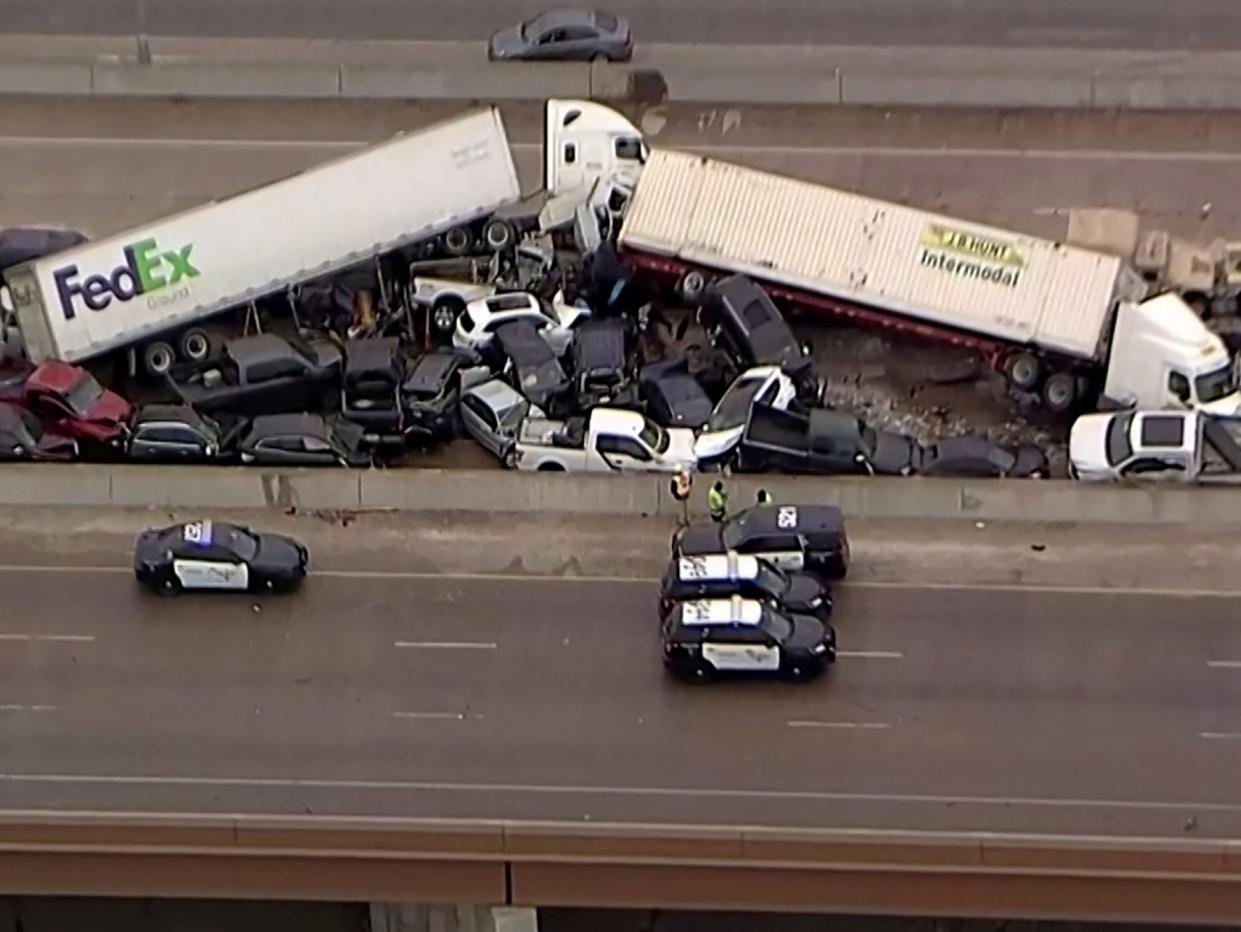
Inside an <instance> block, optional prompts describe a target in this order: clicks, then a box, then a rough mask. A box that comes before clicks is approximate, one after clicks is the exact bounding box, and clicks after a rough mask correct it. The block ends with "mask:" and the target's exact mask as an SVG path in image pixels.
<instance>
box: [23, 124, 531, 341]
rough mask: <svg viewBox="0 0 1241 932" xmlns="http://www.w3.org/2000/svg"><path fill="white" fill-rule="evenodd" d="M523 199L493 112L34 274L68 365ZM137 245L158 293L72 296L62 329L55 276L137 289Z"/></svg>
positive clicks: (97, 246) (210, 207) (189, 214)
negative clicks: (65, 273)
mask: <svg viewBox="0 0 1241 932" xmlns="http://www.w3.org/2000/svg"><path fill="white" fill-rule="evenodd" d="M520 196H521V189H520V185H519V183H518V179H517V169H516V166H515V165H514V163H513V159H512V154H511V152H510V150H509V146H508V140H507V138H506V135H505V131H504V124H503V121H502V120H501V118H500V113H499V111H498V110H497V109H495V108H490V109H487V110H482V111H477V112H475V113H472V114H468V115H465V116H462V117H459V118H456V119H453V120H450V121H446V122H443V123H440V124H437V125H435V126H432V127H428V128H427V129H424V130H419V131H417V132H414V133H409V134H406V135H402V136H398V137H396V138H395V139H392V140H389V141H386V142H383V143H380V144H378V145H376V146H372V147H370V148H367V149H365V150H362V151H359V152H356V153H353V154H351V155H348V156H345V157H344V158H341V159H338V160H335V161H332V162H327V163H325V164H323V165H319V166H316V167H314V168H311V169H308V170H306V171H304V172H301V173H299V174H297V175H292V176H290V177H288V178H284V179H282V180H279V181H275V182H272V183H271V184H269V185H266V186H263V187H260V188H255V189H252V190H250V191H247V192H244V193H242V194H238V195H236V196H233V197H230V198H228V199H225V200H221V201H216V202H213V203H210V204H206V205H204V206H202V207H198V208H195V209H192V210H189V211H186V212H183V213H181V214H178V215H175V216H172V217H168V218H166V219H164V220H161V221H156V222H154V223H151V224H148V225H146V226H143V227H140V228H137V229H134V230H132V231H129V232H127V233H123V234H119V235H116V236H112V237H109V238H108V239H105V240H100V241H99V242H96V243H91V244H89V245H86V246H83V247H81V248H79V249H74V250H70V251H68V252H64V253H60V254H59V255H56V256H50V257H47V258H45V259H42V260H39V261H38V262H37V263H35V265H36V269H37V273H38V278H39V283H40V286H41V288H42V289H43V293H44V300H45V301H46V303H47V305H48V312H49V317H50V320H51V322H52V326H53V327H54V328H55V329H56V331H57V334H56V336H57V343H58V344H59V349H60V355H61V356H62V358H65V359H69V360H75V359H81V358H85V357H87V356H89V355H92V354H94V353H97V352H99V351H101V350H102V349H108V348H111V346H114V345H119V344H123V343H126V342H129V341H131V340H133V339H135V338H138V337H141V336H143V335H144V334H145V333H148V332H149V333H154V332H157V331H160V330H165V329H169V328H172V327H175V326H178V325H181V324H184V323H189V322H191V321H193V320H196V319H199V318H202V317H205V316H207V315H209V314H212V313H214V312H216V311H219V310H222V309H224V308H228V307H232V306H235V305H240V304H244V303H246V302H248V301H250V300H252V299H253V298H255V297H259V296H262V295H265V294H270V293H272V292H276V291H279V290H281V289H283V288H284V287H286V286H287V285H289V284H292V283H296V282H299V281H305V280H308V279H311V278H315V277H317V276H319V275H322V274H326V273H329V272H332V271H335V270H338V269H341V268H344V267H347V266H349V265H352V264H354V263H356V262H360V261H365V260H366V259H368V258H370V257H373V256H375V255H379V254H381V253H384V252H387V251H389V250H391V249H394V248H397V247H399V246H403V245H405V244H408V243H411V242H414V241H417V240H419V239H422V238H425V237H427V236H430V235H435V234H438V233H440V232H442V231H444V230H446V229H448V228H450V227H452V226H454V225H456V224H457V223H459V222H462V221H467V220H472V219H475V218H477V217H480V216H483V215H485V214H488V213H490V212H492V211H493V210H495V209H496V208H498V207H500V206H502V205H505V204H509V203H512V202H514V201H516V200H518V199H519V198H520ZM150 241H153V244H152V243H151V242H150ZM143 243H146V244H147V246H146V248H145V249H143V248H142V247H141V246H139V250H140V251H141V252H142V253H143V254H144V255H145V256H146V257H147V258H148V259H152V260H153V261H154V267H153V275H154V278H153V280H152V282H151V284H153V285H154V287H150V288H148V289H146V290H145V291H144V292H141V293H138V294H136V295H134V296H133V297H131V298H129V299H128V300H123V299H120V298H117V297H115V296H111V297H110V299H109V300H108V302H107V306H106V307H105V308H103V309H102V310H91V309H89V308H88V307H87V306H86V304H85V303H84V297H83V296H82V295H76V296H74V297H73V299H72V302H71V304H72V310H73V316H72V318H68V317H67V316H66V314H65V310H64V307H63V301H62V300H61V297H60V294H59V292H58V288H57V283H56V272H57V271H58V270H63V269H65V267H66V266H69V265H75V266H77V273H76V275H75V276H74V277H73V281H75V282H77V283H78V284H79V285H81V284H83V283H85V282H86V281H87V280H88V279H89V278H90V277H91V276H96V275H98V276H103V277H104V278H105V279H108V278H111V277H114V276H115V275H116V273H117V271H118V270H121V275H120V281H121V288H122V291H125V290H132V289H131V288H130V282H131V278H132V277H133V276H130V275H127V274H126V273H125V272H124V266H125V265H126V263H127V255H126V249H127V248H133V247H134V245H135V244H143ZM187 249H188V252H186V251H185V250H187ZM173 256H175V257H176V258H173ZM187 263H188V265H187ZM178 264H179V265H180V266H181V267H180V269H179V272H180V277H179V278H177V275H178V268H177V266H178ZM174 279H175V280H174ZM105 298H109V295H106V294H105V295H102V296H101V298H98V299H97V303H98V301H99V300H102V299H105Z"/></svg>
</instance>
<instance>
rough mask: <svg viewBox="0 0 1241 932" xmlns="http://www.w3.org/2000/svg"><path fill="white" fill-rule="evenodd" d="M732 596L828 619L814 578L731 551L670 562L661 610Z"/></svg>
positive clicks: (825, 595) (828, 608) (826, 598)
mask: <svg viewBox="0 0 1241 932" xmlns="http://www.w3.org/2000/svg"><path fill="white" fill-rule="evenodd" d="M733 595H740V596H743V597H745V598H747V599H758V600H760V601H764V602H769V603H772V604H774V605H775V606H777V607H778V608H783V609H784V610H786V611H790V612H797V613H799V614H805V615H817V616H818V617H819V618H821V619H823V620H824V621H826V620H827V619H828V618H829V617H830V616H831V614H832V595H831V593H830V592H829V591H828V590H827V587H826V586H824V585H823V583H822V582H820V581H819V580H818V578H816V577H814V576H811V575H810V574H809V573H788V572H785V571H784V570H782V569H780V568H778V567H776V566H772V565H771V564H770V563H768V562H767V561H766V560H761V559H759V558H758V557H751V556H744V555H742V554H739V553H731V552H730V553H718V554H709V555H707V556H704V557H676V558H675V559H673V560H672V561H671V562H670V563H669V564H668V569H667V571H666V572H665V573H664V578H663V585H662V588H661V590H660V603H659V607H660V610H661V612H662V613H663V614H665V615H666V614H667V613H668V612H670V611H672V608H673V606H674V605H675V604H676V603H677V602H684V601H686V600H689V599H721V598H728V597H729V596H733Z"/></svg>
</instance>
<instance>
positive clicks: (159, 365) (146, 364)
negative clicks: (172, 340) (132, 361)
mask: <svg viewBox="0 0 1241 932" xmlns="http://www.w3.org/2000/svg"><path fill="white" fill-rule="evenodd" d="M176 359H177V357H176V354H175V353H174V352H173V351H172V346H171V345H170V344H168V343H166V342H164V341H163V340H156V341H154V342H153V343H148V344H147V345H146V346H144V347H143V348H142V368H143V369H144V370H146V373H147V375H153V376H162V375H166V374H167V373H168V371H169V370H170V369H171V368H172V364H173V363H174V362H176Z"/></svg>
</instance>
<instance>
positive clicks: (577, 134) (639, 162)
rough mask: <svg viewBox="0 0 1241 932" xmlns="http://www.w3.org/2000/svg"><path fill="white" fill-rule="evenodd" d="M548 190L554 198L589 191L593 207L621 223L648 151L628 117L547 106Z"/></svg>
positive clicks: (585, 105) (571, 103) (596, 108)
mask: <svg viewBox="0 0 1241 932" xmlns="http://www.w3.org/2000/svg"><path fill="white" fill-rule="evenodd" d="M543 110H544V113H543V116H544V127H543V187H544V188H545V189H546V190H547V191H548V193H549V194H552V195H562V194H567V193H569V192H572V191H577V190H586V189H589V190H590V206H591V207H593V208H595V209H596V210H599V209H602V210H605V211H606V212H607V213H608V214H609V216H612V217H619V215H620V214H621V213H622V212H623V211H624V208H625V204H626V203H627V202H628V199H629V196H630V195H631V194H632V193H633V188H634V185H635V184H637V181H638V176H639V175H641V174H642V166H643V165H644V164H645V163H646V158H647V155H648V152H649V150H648V149H647V146H646V140H645V139H643V137H642V133H641V131H640V130H639V129H638V128H637V127H636V126H634V125H633V124H632V123H631V122H629V120H628V119H626V118H625V116H624V115H623V114H620V113H617V112H616V111H615V110H613V109H612V108H611V107H606V106H604V105H603V104H597V103H593V102H591V101H589V100H548V101H547V102H546V104H545V105H544V108H543Z"/></svg>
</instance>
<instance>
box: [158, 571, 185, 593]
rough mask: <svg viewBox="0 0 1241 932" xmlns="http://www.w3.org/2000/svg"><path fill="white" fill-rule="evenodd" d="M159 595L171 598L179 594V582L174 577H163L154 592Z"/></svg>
mask: <svg viewBox="0 0 1241 932" xmlns="http://www.w3.org/2000/svg"><path fill="white" fill-rule="evenodd" d="M155 591H156V592H158V593H159V594H160V595H162V596H165V597H168V598H171V597H172V596H174V595H180V594H181V580H179V579H177V577H175V576H165V577H164V578H163V579H162V580H160V583H159V586H158V587H157V588H156V590H155Z"/></svg>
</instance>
